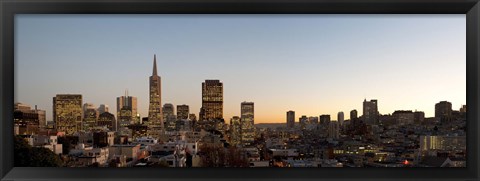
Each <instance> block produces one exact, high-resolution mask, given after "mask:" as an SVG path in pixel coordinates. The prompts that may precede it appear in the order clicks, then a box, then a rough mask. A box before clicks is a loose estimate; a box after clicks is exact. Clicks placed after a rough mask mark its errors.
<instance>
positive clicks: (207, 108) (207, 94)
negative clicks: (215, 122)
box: [200, 80, 223, 120]
mask: <svg viewBox="0 0 480 181" xmlns="http://www.w3.org/2000/svg"><path fill="white" fill-rule="evenodd" d="M202 109H203V111H204V113H203V115H201V116H202V117H200V119H201V120H210V119H223V83H222V82H220V80H205V82H203V83H202Z"/></svg>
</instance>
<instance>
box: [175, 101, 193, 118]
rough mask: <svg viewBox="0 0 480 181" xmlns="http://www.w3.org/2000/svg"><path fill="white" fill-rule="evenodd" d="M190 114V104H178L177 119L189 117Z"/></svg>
mask: <svg viewBox="0 0 480 181" xmlns="http://www.w3.org/2000/svg"><path fill="white" fill-rule="evenodd" d="M188 114H190V111H189V108H188V105H185V104H183V105H177V119H188Z"/></svg>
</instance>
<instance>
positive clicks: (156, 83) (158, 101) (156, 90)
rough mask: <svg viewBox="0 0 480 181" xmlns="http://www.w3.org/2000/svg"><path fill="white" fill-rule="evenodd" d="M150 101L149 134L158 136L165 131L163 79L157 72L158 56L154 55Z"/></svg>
mask: <svg viewBox="0 0 480 181" xmlns="http://www.w3.org/2000/svg"><path fill="white" fill-rule="evenodd" d="M149 88H150V91H149V92H150V96H149V97H150V103H149V106H148V129H149V133H148V135H151V136H154V137H158V136H159V135H160V133H161V132H163V131H164V125H163V118H162V81H161V78H160V76H158V74H157V56H156V55H154V56H153V72H152V76H150V87H149Z"/></svg>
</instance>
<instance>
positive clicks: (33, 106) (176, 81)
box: [12, 14, 467, 169]
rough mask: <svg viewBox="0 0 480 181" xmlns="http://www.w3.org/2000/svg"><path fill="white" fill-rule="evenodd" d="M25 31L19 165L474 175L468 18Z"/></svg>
mask: <svg viewBox="0 0 480 181" xmlns="http://www.w3.org/2000/svg"><path fill="white" fill-rule="evenodd" d="M14 23H15V37H14V43H15V47H14V50H15V52H14V57H15V62H14V67H15V69H14V72H15V74H14V84H15V86H14V101H15V102H14V103H13V104H14V112H13V117H14V120H13V121H12V123H13V124H14V134H15V136H14V166H15V167H162V168H166V167H339V169H340V167H360V168H364V167H466V161H467V160H466V157H467V149H466V135H467V132H466V125H467V120H466V114H467V106H466V17H465V14H449V15H420V14H419V15H354V16H353V15H340V14H338V15H333V14H330V15H326V14H325V15H321V14H317V15H300V14H296V15H293V14H292V15H181V14H178V15H160V14H158V15H86V14H83V15H75V14H72V15H58V14H56V15H49V14H35V15H34V14H31V15H28V14H19V15H16V16H15V22H14ZM159 169H161V168H159ZM319 169H321V168H319ZM392 169H394V168H392Z"/></svg>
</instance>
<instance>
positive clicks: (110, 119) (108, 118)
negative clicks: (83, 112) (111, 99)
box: [96, 112, 117, 131]
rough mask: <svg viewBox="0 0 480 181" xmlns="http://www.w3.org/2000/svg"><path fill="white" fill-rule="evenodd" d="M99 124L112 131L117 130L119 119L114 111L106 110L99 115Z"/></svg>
mask: <svg viewBox="0 0 480 181" xmlns="http://www.w3.org/2000/svg"><path fill="white" fill-rule="evenodd" d="M96 125H97V126H105V127H107V128H108V129H109V130H110V131H117V121H116V120H115V116H114V115H113V114H112V113H109V112H104V113H102V114H100V115H99V116H98V121H97V124H96Z"/></svg>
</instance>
